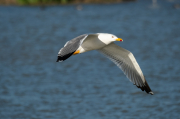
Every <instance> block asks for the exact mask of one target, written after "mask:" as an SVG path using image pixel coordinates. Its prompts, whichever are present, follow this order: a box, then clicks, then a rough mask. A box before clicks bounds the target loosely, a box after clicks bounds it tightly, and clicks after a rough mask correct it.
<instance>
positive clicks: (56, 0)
mask: <svg viewBox="0 0 180 119" xmlns="http://www.w3.org/2000/svg"><path fill="white" fill-rule="evenodd" d="M124 1H136V0H0V4H5V5H9V4H14V5H50V4H69V3H116V2H124Z"/></svg>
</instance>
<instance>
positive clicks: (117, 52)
mask: <svg viewBox="0 0 180 119" xmlns="http://www.w3.org/2000/svg"><path fill="white" fill-rule="evenodd" d="M114 41H123V40H122V39H121V38H117V37H116V36H115V35H113V34H108V33H96V34H84V35H80V36H78V37H76V38H74V39H72V40H70V41H68V42H67V43H66V44H65V45H64V47H63V48H61V49H60V51H59V53H58V58H57V62H61V61H64V60H66V59H67V58H69V57H70V56H71V55H75V54H79V53H84V52H87V51H91V50H97V51H99V52H100V53H102V54H104V55H105V56H106V57H108V58H109V59H110V60H111V61H113V62H114V63H115V64H116V65H117V66H118V67H119V68H120V69H121V70H122V71H123V72H124V74H125V75H126V76H127V78H129V79H130V81H131V82H132V83H133V84H134V85H136V86H137V87H138V88H140V89H141V90H142V91H144V90H145V91H146V92H147V93H149V94H151V95H153V94H154V93H153V92H152V90H151V89H150V87H149V85H148V83H147V81H146V79H145V77H144V75H143V73H142V71H141V68H140V67H139V65H138V63H137V61H136V59H135V57H134V56H133V54H132V53H131V52H130V51H128V50H126V49H124V48H122V47H120V46H118V45H116V44H115V43H113V42H114Z"/></svg>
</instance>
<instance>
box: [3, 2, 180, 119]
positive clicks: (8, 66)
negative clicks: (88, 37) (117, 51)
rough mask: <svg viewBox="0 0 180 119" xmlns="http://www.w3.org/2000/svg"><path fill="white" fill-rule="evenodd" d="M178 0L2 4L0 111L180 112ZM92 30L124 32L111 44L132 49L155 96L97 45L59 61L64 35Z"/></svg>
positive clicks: (151, 118)
mask: <svg viewBox="0 0 180 119" xmlns="http://www.w3.org/2000/svg"><path fill="white" fill-rule="evenodd" d="M177 3H178V1H176V0H174V1H171V2H170V1H165V0H162V1H160V0H158V1H157V4H158V5H155V6H153V5H152V1H150V0H146V1H137V2H127V3H122V4H104V5H101V4H97V5H93V4H90V5H81V8H82V9H81V10H78V9H77V6H76V5H60V6H49V7H38V6H32V7H28V6H21V7H18V6H0V48H1V50H0V118H1V119H120V118H121V119H157V118H158V119H170V118H171V119H177V118H179V117H180V66H179V64H180V9H179V8H175V7H174V5H176V4H177ZM97 32H105V33H112V34H115V35H116V36H118V37H120V38H123V40H124V41H123V42H116V44H118V45H119V46H121V47H123V48H126V49H128V50H130V51H131V52H132V53H133V54H134V56H135V57H136V59H137V61H138V63H139V65H140V67H141V69H142V71H143V73H144V75H145V77H146V79H147V82H148V83H149V85H150V87H151V89H152V90H153V92H154V95H149V94H146V93H145V92H142V91H141V90H140V89H138V88H137V87H136V86H134V85H133V84H132V83H131V82H130V81H129V80H128V79H127V78H126V76H125V75H124V74H123V73H122V71H121V70H120V69H119V68H118V67H117V66H116V65H115V64H113V63H112V62H111V61H110V60H108V59H107V58H105V57H104V56H103V55H101V54H99V53H98V52H97V51H90V52H87V53H84V54H79V55H75V56H72V57H70V58H69V59H67V60H66V61H64V62H61V63H57V62H56V58H57V53H58V51H59V49H60V48H61V47H63V46H64V44H65V43H66V41H68V40H71V39H72V38H74V37H76V36H78V35H81V34H85V33H97Z"/></svg>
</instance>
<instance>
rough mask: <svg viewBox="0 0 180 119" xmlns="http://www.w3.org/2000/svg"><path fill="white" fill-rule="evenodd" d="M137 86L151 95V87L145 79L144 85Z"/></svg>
mask: <svg viewBox="0 0 180 119" xmlns="http://www.w3.org/2000/svg"><path fill="white" fill-rule="evenodd" d="M137 87H138V88H140V89H141V90H142V91H146V93H148V94H151V95H154V93H153V92H152V90H151V88H150V87H149V85H148V83H147V81H146V80H145V84H144V86H142V87H140V86H137Z"/></svg>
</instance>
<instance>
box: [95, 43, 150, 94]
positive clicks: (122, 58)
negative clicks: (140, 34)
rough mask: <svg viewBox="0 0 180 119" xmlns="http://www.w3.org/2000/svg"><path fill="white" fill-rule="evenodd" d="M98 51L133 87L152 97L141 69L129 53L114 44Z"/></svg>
mask: <svg viewBox="0 0 180 119" xmlns="http://www.w3.org/2000/svg"><path fill="white" fill-rule="evenodd" d="M98 51H99V52H100V53H102V54H104V55H105V56H107V57H108V58H109V59H110V60H111V61H113V62H114V63H115V64H116V65H117V66H118V67H119V68H121V69H122V71H123V72H124V74H125V75H126V76H127V77H128V78H129V79H130V81H131V82H132V83H133V84H134V85H136V86H137V87H138V88H141V90H142V91H144V90H145V91H146V92H147V93H150V94H152V95H153V92H152V91H151V89H150V87H149V85H148V83H147V81H146V79H145V78H144V75H143V73H142V71H141V68H140V67H139V65H138V63H137V61H136V59H135V58H134V56H133V54H132V53H131V52H130V51H128V50H126V49H124V48H122V47H120V46H118V45H116V44H115V43H111V44H109V45H107V46H105V47H103V48H102V49H99V50H98Z"/></svg>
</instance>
